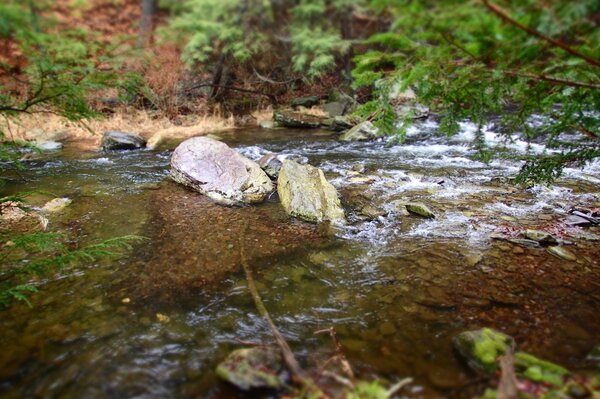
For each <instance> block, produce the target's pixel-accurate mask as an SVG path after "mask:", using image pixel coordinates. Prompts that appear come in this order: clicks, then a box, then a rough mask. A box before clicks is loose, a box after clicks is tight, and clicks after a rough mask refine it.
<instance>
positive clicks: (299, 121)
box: [273, 110, 325, 129]
mask: <svg viewBox="0 0 600 399" xmlns="http://www.w3.org/2000/svg"><path fill="white" fill-rule="evenodd" d="M273 120H274V121H275V122H276V123H278V124H280V125H281V126H284V127H291V128H305V129H317V128H319V127H321V124H322V123H323V121H324V120H325V119H324V118H320V117H318V116H314V115H308V114H304V113H301V112H295V111H290V110H277V111H275V112H274V113H273Z"/></svg>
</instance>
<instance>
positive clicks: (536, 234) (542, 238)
mask: <svg viewBox="0 0 600 399" xmlns="http://www.w3.org/2000/svg"><path fill="white" fill-rule="evenodd" d="M522 234H523V236H524V237H525V238H528V239H530V240H533V241H537V242H539V243H540V244H556V243H557V242H558V241H557V240H556V237H554V236H553V235H552V234H550V233H547V232H545V231H541V230H525V231H524V232H523V233H522Z"/></svg>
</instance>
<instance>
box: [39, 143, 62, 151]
mask: <svg viewBox="0 0 600 399" xmlns="http://www.w3.org/2000/svg"><path fill="white" fill-rule="evenodd" d="M35 146H36V147H37V148H38V149H39V150H41V151H44V152H52V151H59V150H62V148H63V145H62V143H59V142H58V141H41V142H37V143H36V144H35Z"/></svg>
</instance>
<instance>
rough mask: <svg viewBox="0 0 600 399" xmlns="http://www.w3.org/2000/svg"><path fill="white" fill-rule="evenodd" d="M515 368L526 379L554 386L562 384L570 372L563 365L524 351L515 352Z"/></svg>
mask: <svg viewBox="0 0 600 399" xmlns="http://www.w3.org/2000/svg"><path fill="white" fill-rule="evenodd" d="M515 368H516V369H517V372H518V373H519V374H521V375H523V376H524V377H525V378H527V379H528V380H531V381H534V382H541V383H547V384H551V385H554V386H562V385H563V380H564V378H565V377H567V376H568V375H569V374H570V373H569V370H567V369H565V368H564V367H561V366H559V365H557V364H554V363H551V362H548V361H546V360H541V359H538V358H537V357H535V356H533V355H530V354H529V353H525V352H517V353H516V354H515Z"/></svg>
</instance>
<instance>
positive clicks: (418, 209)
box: [405, 202, 435, 219]
mask: <svg viewBox="0 0 600 399" xmlns="http://www.w3.org/2000/svg"><path fill="white" fill-rule="evenodd" d="M405 206H406V210H407V211H409V212H410V213H414V214H415V215H419V216H422V217H424V218H428V219H434V218H435V214H434V213H433V212H432V211H431V209H429V208H428V207H427V206H426V205H425V204H422V203H420V202H411V203H408V204H406V205H405Z"/></svg>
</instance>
